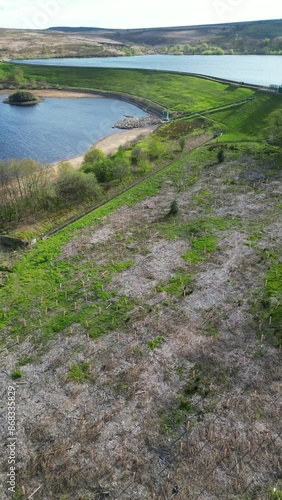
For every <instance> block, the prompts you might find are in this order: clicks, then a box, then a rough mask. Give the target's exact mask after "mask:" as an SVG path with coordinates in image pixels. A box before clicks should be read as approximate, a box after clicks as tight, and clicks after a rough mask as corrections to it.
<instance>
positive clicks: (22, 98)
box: [9, 91, 38, 104]
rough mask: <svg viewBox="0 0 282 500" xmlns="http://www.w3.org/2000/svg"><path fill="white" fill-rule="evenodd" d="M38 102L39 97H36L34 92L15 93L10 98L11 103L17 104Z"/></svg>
mask: <svg viewBox="0 0 282 500" xmlns="http://www.w3.org/2000/svg"><path fill="white" fill-rule="evenodd" d="M37 100H38V97H36V96H35V95H34V94H33V93H32V92H25V91H19V92H14V94H11V95H10V96H9V102H16V103H19V104H20V103H24V102H31V101H37Z"/></svg>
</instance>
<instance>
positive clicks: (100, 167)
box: [82, 158, 112, 184]
mask: <svg viewBox="0 0 282 500" xmlns="http://www.w3.org/2000/svg"><path fill="white" fill-rule="evenodd" d="M111 167H112V164H111V160H110V159H108V158H106V159H105V160H101V161H96V162H95V163H84V164H83V165H82V171H83V172H85V173H86V174H88V173H92V174H94V175H95V177H96V179H97V181H98V182H99V183H101V184H103V183H104V182H110V181H111V179H112V172H111V170H112V168H111Z"/></svg>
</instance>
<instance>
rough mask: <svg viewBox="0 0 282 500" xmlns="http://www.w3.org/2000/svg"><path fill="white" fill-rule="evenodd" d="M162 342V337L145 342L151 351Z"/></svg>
mask: <svg viewBox="0 0 282 500" xmlns="http://www.w3.org/2000/svg"><path fill="white" fill-rule="evenodd" d="M163 342H164V337H161V336H158V337H155V338H154V339H153V340H149V341H148V342H147V345H148V347H149V349H150V350H151V351H153V350H154V349H156V348H157V347H159V346H160V345H161V344H162V343H163Z"/></svg>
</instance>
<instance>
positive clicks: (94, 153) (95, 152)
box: [83, 148, 106, 164]
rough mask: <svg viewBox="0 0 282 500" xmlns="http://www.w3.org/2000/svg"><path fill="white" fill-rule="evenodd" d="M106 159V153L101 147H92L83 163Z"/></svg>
mask: <svg viewBox="0 0 282 500" xmlns="http://www.w3.org/2000/svg"><path fill="white" fill-rule="evenodd" d="M105 159H106V155H105V153H104V152H103V151H102V150H101V149H96V148H91V149H89V151H87V153H86V154H85V156H84V162H83V164H84V163H85V164H89V163H95V162H96V161H102V160H105Z"/></svg>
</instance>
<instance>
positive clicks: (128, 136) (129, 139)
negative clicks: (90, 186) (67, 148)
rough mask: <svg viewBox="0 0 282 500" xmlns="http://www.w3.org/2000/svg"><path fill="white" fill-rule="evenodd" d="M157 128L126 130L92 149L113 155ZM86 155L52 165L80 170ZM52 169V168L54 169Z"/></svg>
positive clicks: (103, 140)
mask: <svg viewBox="0 0 282 500" xmlns="http://www.w3.org/2000/svg"><path fill="white" fill-rule="evenodd" d="M156 128H157V126H155V125H153V126H151V127H144V128H139V129H136V128H135V129H132V130H125V131H123V132H119V133H117V134H111V135H108V136H107V137H104V138H103V139H100V140H99V141H97V142H95V143H94V144H93V145H92V146H91V147H92V148H98V149H101V150H102V151H104V153H105V154H106V155H112V154H114V153H116V152H117V151H118V148H119V147H120V146H124V147H129V146H130V145H131V144H134V143H135V142H137V141H139V140H140V139H142V138H143V137H147V136H148V135H150V134H152V133H153V132H154V130H156ZM83 158H84V154H83V155H82V156H76V157H75V158H69V159H66V160H61V161H58V162H56V163H53V164H52V167H53V168H54V169H55V170H57V167H58V165H60V164H61V163H65V162H67V163H69V164H70V165H72V166H73V168H80V167H81V165H82V162H83ZM52 167H51V168H52Z"/></svg>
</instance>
